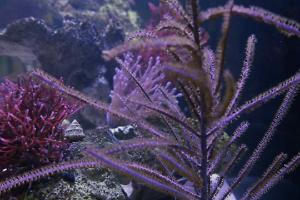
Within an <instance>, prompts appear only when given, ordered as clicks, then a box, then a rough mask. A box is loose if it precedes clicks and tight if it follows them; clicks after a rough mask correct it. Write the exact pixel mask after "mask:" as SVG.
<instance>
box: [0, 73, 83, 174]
mask: <svg viewBox="0 0 300 200" xmlns="http://www.w3.org/2000/svg"><path fill="white" fill-rule="evenodd" d="M0 95H1V98H0V175H1V173H4V171H5V172H12V171H14V172H15V170H20V168H21V167H22V168H23V169H24V168H32V167H37V166H40V165H43V164H47V163H52V162H58V161H60V160H62V158H63V152H64V150H65V149H66V148H67V147H68V143H67V142H66V141H65V140H64V138H63V130H62V128H61V127H60V123H61V122H62V121H63V120H64V119H65V118H67V117H69V116H70V115H71V114H72V113H74V112H75V111H76V109H77V107H78V106H77V104H76V102H74V101H73V102H72V101H71V100H67V99H66V98H64V97H62V96H61V95H60V94H59V93H58V92H56V90H54V89H52V88H49V87H47V86H46V85H45V84H41V83H39V82H38V81H37V80H34V79H33V78H32V77H30V76H23V77H19V78H18V81H16V82H13V81H10V80H5V81H4V82H3V83H2V84H1V85H0ZM2 175H3V174H2Z"/></svg>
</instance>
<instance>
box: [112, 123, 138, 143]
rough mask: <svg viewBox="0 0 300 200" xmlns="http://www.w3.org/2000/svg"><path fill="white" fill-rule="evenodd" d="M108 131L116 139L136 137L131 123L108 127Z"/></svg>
mask: <svg viewBox="0 0 300 200" xmlns="http://www.w3.org/2000/svg"><path fill="white" fill-rule="evenodd" d="M109 131H110V132H111V134H112V135H113V136H114V137H116V139H118V140H129V139H132V138H134V137H136V134H135V131H134V128H133V126H131V125H127V126H118V127H116V128H110V129H109Z"/></svg>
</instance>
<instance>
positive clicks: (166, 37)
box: [0, 0, 300, 200]
mask: <svg viewBox="0 0 300 200" xmlns="http://www.w3.org/2000/svg"><path fill="white" fill-rule="evenodd" d="M160 8H164V10H163V11H160V12H158V11H157V13H161V16H160V21H159V22H158V24H155V23H154V24H151V26H149V27H148V28H147V29H146V30H141V31H138V32H136V33H133V34H131V35H130V36H129V37H128V39H127V40H126V41H125V43H124V44H122V45H120V46H117V47H115V48H114V49H112V50H108V51H105V52H103V54H104V57H105V58H106V59H111V58H114V57H116V56H119V55H122V54H124V56H123V58H120V57H118V58H117V61H118V63H119V64H120V69H119V70H117V72H116V75H115V78H114V89H113V93H112V102H111V104H107V103H104V102H101V101H98V100H96V99H94V98H92V97H88V96H86V95H84V94H83V93H81V92H79V91H76V90H74V89H72V88H70V87H68V86H65V85H64V84H63V83H62V82H61V81H59V80H57V79H55V78H54V77H52V76H50V75H48V74H46V73H45V72H43V71H41V70H39V69H36V70H34V71H33V72H32V73H31V76H33V77H34V81H38V82H41V83H43V84H47V85H48V86H49V87H51V88H53V89H51V91H53V93H54V91H55V93H61V94H63V95H64V96H65V97H67V98H73V99H75V100H76V101H79V102H80V103H81V104H83V105H91V106H93V107H94V108H95V109H98V110H104V111H106V112H107V118H108V121H109V123H112V124H113V123H116V124H117V123H119V120H121V121H122V122H126V123H130V124H132V125H133V126H134V127H135V129H139V130H141V132H142V133H144V134H143V135H142V136H140V137H138V138H135V139H130V140H127V141H126V142H119V143H117V144H112V145H110V146H107V147H105V148H103V149H95V148H92V147H88V148H87V149H86V154H87V155H89V157H90V158H89V159H87V160H74V161H69V162H63V161H62V162H59V163H57V164H52V165H48V166H44V167H41V168H34V169H32V170H31V171H29V172H26V173H24V174H21V175H15V176H12V177H10V178H7V179H6V180H4V181H2V182H0V194H3V193H5V192H9V191H10V190H11V189H13V188H15V187H18V186H20V185H23V184H26V183H30V182H32V181H36V180H39V179H40V178H42V177H45V176H49V175H52V174H54V173H58V172H61V171H64V170H69V169H75V168H82V167H86V168H89V167H108V168H110V169H112V170H114V171H116V172H118V173H121V174H123V175H126V176H129V177H130V178H132V179H135V180H136V181H138V182H139V183H141V184H145V185H146V186H148V187H150V188H154V189H155V190H158V191H160V192H162V193H166V194H168V195H170V196H173V197H174V198H178V199H195V200H224V199H230V198H231V194H232V193H233V192H234V191H235V190H236V189H238V188H239V186H240V184H241V183H242V182H243V180H244V178H245V177H246V176H247V175H248V174H249V173H250V171H251V170H252V169H253V167H254V166H255V164H256V162H257V161H258V159H259V158H260V157H261V155H262V153H263V151H264V150H265V148H266V147H267V145H268V144H269V143H270V141H271V139H272V137H273V136H274V134H275V132H276V129H277V127H278V126H279V125H280V123H281V121H282V120H283V118H284V116H285V115H286V113H287V111H288V109H289V108H290V106H291V103H292V101H293V99H294V97H295V95H296V94H297V91H298V87H299V83H300V73H299V72H298V73H296V74H295V75H294V76H292V77H290V78H289V79H287V80H285V81H283V82H281V83H279V84H278V85H277V86H274V87H273V88H270V89H269V90H267V91H265V92H263V93H261V94H259V95H258V96H256V97H254V98H252V99H250V100H249V101H247V102H245V103H243V104H239V103H238V102H239V98H240V96H241V93H242V91H243V88H244V86H245V83H246V80H247V79H248V77H249V74H250V69H251V67H252V62H253V59H254V52H255V44H256V42H257V41H256V38H255V36H254V35H251V36H249V38H248V40H247V44H246V50H245V58H244V62H243V66H242V69H241V75H240V78H239V79H238V81H235V80H234V79H233V77H232V75H231V73H230V72H229V71H228V70H226V69H224V51H225V47H226V44H227V36H228V31H229V26H230V19H231V16H232V14H237V15H244V16H247V17H250V18H253V19H255V20H258V21H262V22H264V23H267V24H270V25H273V26H275V27H276V28H277V29H279V30H280V31H281V32H282V33H284V34H286V35H287V36H294V37H300V31H299V28H300V25H299V24H298V23H297V22H295V21H293V20H289V19H286V18H284V17H281V16H278V15H276V14H274V13H271V12H269V11H266V10H263V9H261V8H257V7H250V8H247V7H243V6H239V5H235V4H234V2H233V1H231V0H230V1H228V3H227V4H226V5H225V6H221V7H218V8H211V9H208V10H206V11H200V10H199V5H198V3H197V1H196V0H190V1H187V5H186V10H184V8H183V7H182V6H181V5H180V3H179V2H177V1H176V0H161V2H160V6H159V7H157V8H154V7H153V6H152V10H156V9H158V10H159V9H160ZM215 17H223V21H224V22H223V25H222V28H221V33H222V36H221V38H220V41H219V43H218V46H217V49H216V50H215V51H213V50H212V49H211V48H210V47H209V46H208V44H207V37H206V36H205V35H206V34H207V33H205V30H204V29H202V28H200V27H201V25H202V23H203V22H205V21H209V20H211V19H212V18H215ZM136 55H141V56H136ZM166 71H167V72H170V73H165V72H166ZM166 74H168V75H166ZM32 81H33V80H32ZM14 87H16V86H14ZM19 87H20V86H19ZM2 88H3V89H5V88H4V87H2ZM8 88H9V87H8ZM10 90H11V89H10ZM22 91H23V90H22ZM11 92H12V91H11ZM11 92H8V95H7V96H8V97H10V95H9V94H12V93H11ZM20 92H21V91H20ZM32 94H35V93H34V92H33V93H32ZM51 94H52V93H50V94H49V95H51ZM282 94H283V95H284V98H283V100H282V103H281V105H280V106H279V108H278V110H277V112H276V113H275V115H274V118H273V120H272V121H271V124H270V126H269V128H268V129H267V131H266V132H265V134H264V136H263V138H262V139H261V140H260V141H259V142H258V145H257V147H256V148H255V149H254V151H253V152H252V153H251V154H250V156H249V158H248V159H247V160H246V161H245V163H243V164H242V167H241V168H240V170H239V171H238V173H237V176H236V177H235V178H234V180H233V182H232V183H230V184H229V185H228V187H224V180H225V179H226V177H227V176H228V174H229V172H230V171H231V170H232V169H233V167H234V166H236V163H237V161H238V160H239V159H240V158H241V157H242V155H243V153H244V152H245V151H246V149H247V147H246V146H245V145H244V144H239V143H238V140H239V138H241V137H242V136H243V134H245V133H246V132H247V129H248V127H249V126H250V124H249V122H247V121H242V122H240V124H239V125H238V126H237V128H236V129H235V131H234V132H233V133H232V134H230V135H231V137H230V138H229V139H228V141H226V144H225V145H224V146H223V147H222V148H221V149H220V150H218V151H217V152H216V148H217V144H218V142H219V140H220V138H221V137H222V135H223V133H224V131H225V130H226V128H227V127H228V125H230V124H232V123H233V122H234V121H237V119H238V118H239V117H240V116H242V115H243V114H245V113H246V112H249V111H252V110H253V109H255V108H258V107H259V106H261V105H263V104H264V103H266V102H268V101H270V100H271V99H273V98H275V97H277V96H279V95H282ZM179 96H182V97H183V98H184V102H185V104H186V105H187V107H188V108H189V112H183V110H182V108H181V107H179V105H178V101H177V97H179ZM8 97H7V98H8ZM21 97H22V96H20V97H19V96H16V97H15V98H16V99H17V102H20V103H21V102H22V101H20V100H19V99H18V98H21ZM49 99H51V98H49ZM4 101H5V98H2V99H1V104H2V107H3V108H2V110H1V116H2V115H4V114H5V113H8V112H4V110H3V109H5V108H6V107H7V106H6V105H7V104H4ZM17 102H16V103H17ZM58 103H59V104H57V106H60V107H59V108H61V104H62V103H63V102H61V101H59V102H58ZM17 105H19V104H17ZM64 105H65V104H64ZM70 105H71V104H70ZM66 106H67V105H65V106H63V108H65V110H66V111H63V113H61V114H59V115H58V116H59V117H58V119H59V120H58V119H57V120H55V125H57V124H58V122H60V121H61V120H62V119H63V118H65V117H67V116H68V114H69V113H70V112H68V109H66ZM71 107H72V106H71ZM34 108H35V107H34V106H33V107H32V108H31V107H30V108H26V109H23V108H22V109H20V108H18V107H17V108H9V109H11V110H12V111H15V109H20V111H22V113H23V112H24V113H25V114H26V113H28V112H30V109H34ZM39 108H41V109H42V108H43V107H41V106H39V107H37V109H39ZM52 109H54V110H53V114H50V116H49V117H50V118H51V116H53V115H54V114H56V113H57V112H55V111H56V110H57V109H58V108H56V107H53V108H52ZM59 110H61V109H59ZM50 113H51V112H50ZM12 114H14V113H12ZM12 114H11V113H10V112H9V113H8V114H7V116H6V118H5V119H7V120H6V121H5V120H4V121H1V127H7V128H3V129H1V143H0V149H1V151H2V152H7V153H6V154H5V155H6V156H8V155H9V154H8V153H9V152H11V149H15V148H14V147H11V146H12V145H14V144H11V143H9V142H10V141H8V140H7V139H6V138H3V136H2V135H3V134H5V135H7V137H9V138H12V139H11V140H15V139H14V138H13V137H16V136H18V135H23V136H24V137H22V138H24V139H26V134H27V133H28V132H24V133H19V132H18V131H17V130H15V129H14V124H11V123H12V122H10V121H9V120H18V118H15V117H14V115H12ZM25 114H24V115H25ZM22 116H23V114H22ZM26 116H27V115H25V120H26V119H27V118H26ZM56 116H57V115H56ZM31 119H32V118H31ZM41 123H47V121H46V120H44V117H42V121H41ZM22 124H23V123H22ZM28 125H29V124H28ZM30 126H32V125H31V124H30ZM25 127H26V130H27V126H25ZM39 127H41V130H45V128H43V127H47V126H46V124H42V125H40V126H39ZM51 127H52V130H53V127H54V126H51ZM6 130H12V131H10V132H6ZM24 130H25V129H24ZM54 130H55V127H54ZM51 133H52V132H51ZM9 134H12V136H10V135H9ZM24 134H25V135H24ZM45 134H46V133H45ZM47 134H49V132H47ZM17 139H18V140H20V138H17ZM46 139H47V138H46ZM51 141H53V142H55V141H54V140H53V138H51ZM20 142H21V141H20ZM51 144H52V143H51ZM4 145H9V148H6V147H5V146H4ZM233 145H236V146H237V148H236V150H235V153H234V155H232V156H231V158H230V159H229V160H227V161H226V162H225V164H224V160H223V159H224V158H225V157H226V155H227V152H228V150H229V149H230V148H231V147H232V146H233ZM24 146H25V147H26V146H27V143H25V145H24ZM145 149H148V150H151V152H152V153H153V154H154V155H155V157H156V161H157V163H159V165H160V167H158V168H157V167H153V166H146V165H144V164H140V163H136V162H131V161H128V160H126V159H122V157H120V154H122V153H124V152H130V151H139V150H145ZM50 151H51V150H48V151H47V153H48V154H50V155H51V152H50ZM37 155H39V154H37ZM2 160H3V159H2V158H1V162H2ZM4 160H5V159H4ZM286 160H287V155H286V154H284V153H280V154H279V155H278V156H277V157H276V158H274V161H273V162H272V163H271V164H270V165H269V167H268V168H267V169H266V170H265V172H263V173H262V175H261V177H260V179H259V180H257V181H256V182H255V183H253V184H252V185H249V187H248V189H247V190H246V191H245V193H244V194H243V196H242V198H241V199H243V200H248V199H260V198H261V197H262V196H263V195H264V194H265V193H266V192H268V191H269V190H270V189H271V188H272V187H273V186H275V185H276V184H277V183H278V182H279V181H280V180H281V179H282V178H283V177H284V176H285V175H286V174H288V173H290V172H292V171H293V170H294V169H295V168H296V167H297V166H298V165H299V164H300V154H298V155H295V156H294V157H293V158H292V159H290V160H289V161H286ZM5 161H6V160H5ZM11 161H13V160H9V161H7V162H11ZM3 162H4V161H3ZM221 163H222V167H221V166H220V165H221ZM1 164H2V163H1ZM14 164H15V163H14ZM1 167H3V166H2V165H1ZM215 174H218V178H217V179H214V178H213V177H215V176H216V175H215Z"/></svg>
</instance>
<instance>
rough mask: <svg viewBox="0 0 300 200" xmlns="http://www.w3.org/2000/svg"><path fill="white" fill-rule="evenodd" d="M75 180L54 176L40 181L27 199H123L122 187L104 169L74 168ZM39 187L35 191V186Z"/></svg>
mask: <svg viewBox="0 0 300 200" xmlns="http://www.w3.org/2000/svg"><path fill="white" fill-rule="evenodd" d="M75 174H76V175H75V182H74V183H71V182H69V181H65V180H64V179H61V178H58V177H55V178H52V179H51V181H47V182H41V183H40V184H39V185H36V186H34V190H32V191H30V193H29V194H28V197H27V199H28V200H83V199H84V200H125V199H126V196H125V194H124V193H123V191H122V187H121V185H120V184H118V183H117V182H116V180H115V177H114V175H113V174H112V173H110V172H108V171H107V170H104V169H94V168H93V169H78V170H75ZM37 187H38V188H39V190H38V191H37V190H36V189H35V188H37Z"/></svg>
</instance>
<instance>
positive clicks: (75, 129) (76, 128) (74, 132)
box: [64, 119, 85, 142]
mask: <svg viewBox="0 0 300 200" xmlns="http://www.w3.org/2000/svg"><path fill="white" fill-rule="evenodd" d="M64 136H65V138H66V139H67V140H69V141H72V142H75V141H79V140H82V139H83V138H84V137H85V135H84V132H83V129H82V127H81V126H80V124H79V123H78V122H77V120H76V119H74V120H73V121H72V123H71V124H70V125H69V126H68V127H67V128H66V129H65V131H64Z"/></svg>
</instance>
